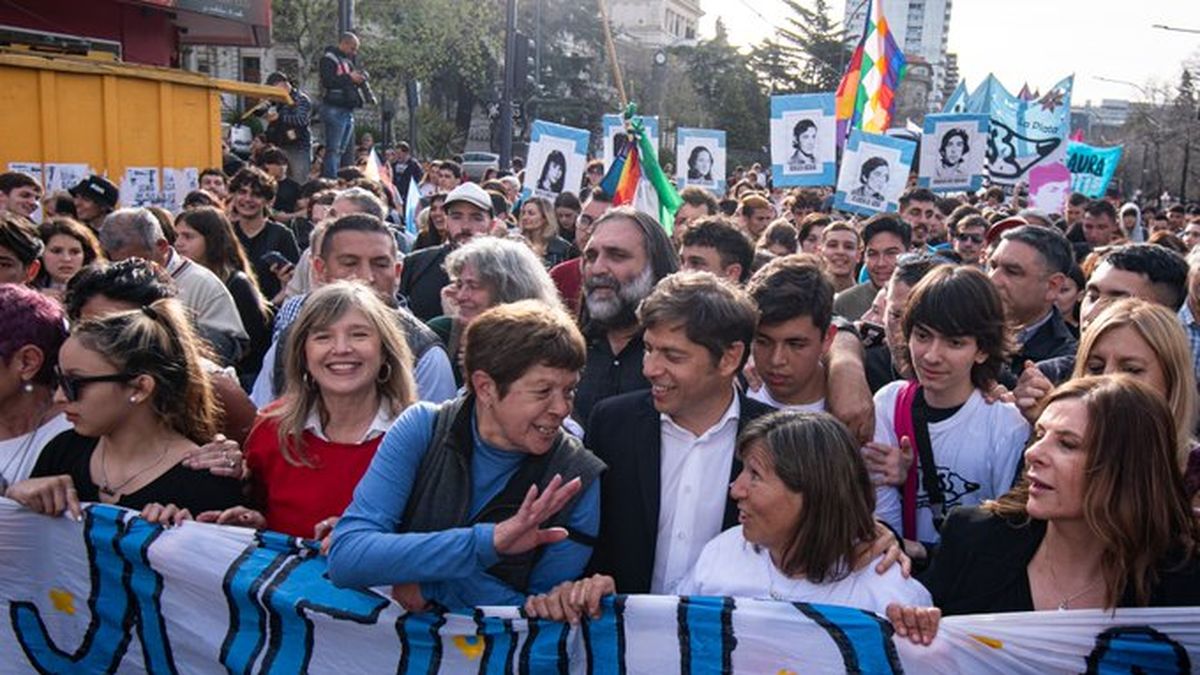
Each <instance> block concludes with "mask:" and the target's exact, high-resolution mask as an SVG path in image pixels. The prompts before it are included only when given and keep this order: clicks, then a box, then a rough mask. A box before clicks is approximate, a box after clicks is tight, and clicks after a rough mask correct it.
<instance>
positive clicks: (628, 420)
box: [584, 391, 774, 593]
mask: <svg viewBox="0 0 1200 675" xmlns="http://www.w3.org/2000/svg"><path fill="white" fill-rule="evenodd" d="M738 400H739V401H740V402H741V415H740V417H739V419H738V433H739V434H740V433H741V432H742V430H743V429H745V427H746V425H747V424H748V423H749V422H751V421H753V420H754V419H755V418H757V417H760V416H762V415H765V414H767V413H770V412H774V410H773V409H772V408H771V407H769V406H767V405H765V404H763V403H759V402H758V401H755V400H753V399H749V398H746V396H744V395H743V394H741V393H740V392H739V393H738ZM584 445H586V446H587V447H588V449H589V450H591V451H592V452H594V453H595V454H596V456H597V457H599V458H600V460H601V461H603V462H604V463H605V464H607V465H608V471H607V472H606V473H605V474H604V477H603V478H601V480H600V513H601V514H602V517H601V518H600V537H599V539H598V541H597V542H596V548H595V551H594V552H593V554H592V560H591V563H590V564H589V566H588V567H589V569H590V570H591V571H593V572H600V573H603V574H610V575H612V576H613V578H614V579H615V580H616V584H617V590H618V591H620V592H621V593H649V592H650V577H651V576H652V575H653V573H654V551H655V546H656V544H657V542H658V515H659V508H660V504H661V500H662V494H661V490H662V485H661V476H660V470H661V465H662V422H661V418H660V417H659V413H658V411H657V410H655V409H654V402H653V400H652V399H651V397H650V392H648V391H635V392H632V393H629V394H623V395H621V396H614V397H612V398H608V399H605V400H603V401H600V402H599V403H597V404H596V406H595V408H593V409H592V416H591V422H590V424H589V425H588V433H587V436H586V437H585V438H584ZM730 451H731V452H732V451H733V449H732V448H730ZM741 471H742V463H741V462H740V461H738V459H737V457H736V456H735V457H734V458H733V468H732V470H731V471H730V476H729V480H730V482H732V481H733V479H735V478H737V475H738V474H739V473H741ZM713 499H722V500H724V502H725V518H724V522H723V523H722V525H721V527H722V529H728V528H730V527H733V526H734V525H736V524H737V506H736V505H735V504H734V502H733V500H732V499H730V498H729V491H728V490H726V491H725V494H723V495H713Z"/></svg>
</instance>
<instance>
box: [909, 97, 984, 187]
mask: <svg viewBox="0 0 1200 675" xmlns="http://www.w3.org/2000/svg"><path fill="white" fill-rule="evenodd" d="M987 130H988V116H987V115H982V114H942V115H926V116H925V126H924V128H923V129H922V134H921V161H920V162H919V164H920V170H919V172H918V181H917V182H918V184H919V185H920V186H921V187H925V188H929V189H931V190H933V191H934V192H957V191H966V190H970V191H975V190H978V189H979V188H980V186H981V185H983V166H984V155H985V151H986V148H987V141H988V133H987Z"/></svg>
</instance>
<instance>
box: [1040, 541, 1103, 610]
mask: <svg viewBox="0 0 1200 675" xmlns="http://www.w3.org/2000/svg"><path fill="white" fill-rule="evenodd" d="M1046 566H1047V567H1049V568H1050V580H1051V581H1053V582H1054V587H1055V588H1059V587H1060V586H1059V584H1058V575H1057V574H1055V573H1054V561H1053V560H1051V559H1050V554H1049V553H1047V554H1046ZM1101 581H1104V577H1101V578H1099V579H1096V580H1094V581H1092V583H1090V584H1088V585H1087V586H1084V587H1083V588H1081V589H1079V590H1078V591H1075V592H1074V593H1072V594H1071V595H1068V596H1066V597H1064V598H1063V599H1062V600H1060V601H1059V603H1058V611H1060V612H1063V611H1066V610H1068V609H1070V608H1071V602H1072V601H1074V600H1076V599H1078V598H1079V596H1081V595H1083V594H1084V593H1087V592H1088V591H1090V590H1092V589H1093V588H1095V587H1096V586H1097V585H1099V583H1100V582H1101Z"/></svg>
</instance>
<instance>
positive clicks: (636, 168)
mask: <svg viewBox="0 0 1200 675" xmlns="http://www.w3.org/2000/svg"><path fill="white" fill-rule="evenodd" d="M636 114H637V109H636V107H634V105H633V104H630V105H629V108H628V109H627V110H626V111H625V119H626V120H632V122H630V123H629V129H630V130H629V135H630V136H632V137H633V138H632V139H631V140H632V141H634V142H631V143H626V144H625V146H624V147H623V148H621V150H620V152H618V153H617V156H616V157H615V158H613V163H612V166H610V167H609V168H608V173H606V174H605V175H604V180H602V181H600V187H601V188H603V189H604V191H605V192H607V193H608V194H610V195H612V197H613V206H623V205H626V204H628V205H631V206H633V207H634V208H636V209H638V210H639V211H645V212H646V213H649V214H650V215H652V216H655V217H656V218H658V222H659V224H660V225H662V227H663V229H664V230H666V231H667V234H670V233H671V232H672V230H674V228H675V212H676V211H678V210H679V207H680V205H681V204H683V200H682V199H680V198H679V193H678V192H677V191H676V190H675V186H674V185H672V184H671V180H670V179H669V178H667V175H666V174H665V173H663V170H662V167H661V166H659V164H658V157H656V156H655V155H654V145H653V144H651V143H650V139H649V138H647V137H646V129H645V127H644V126H643V125H642V121H641V119H637V118H635V117H634V116H635V115H636Z"/></svg>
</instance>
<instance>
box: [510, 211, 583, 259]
mask: <svg viewBox="0 0 1200 675" xmlns="http://www.w3.org/2000/svg"><path fill="white" fill-rule="evenodd" d="M517 222H518V223H519V224H520V226H521V236H523V237H524V238H525V241H527V242H528V243H529V246H530V248H532V249H533V252H534V253H536V254H537V256H538V257H539V258H541V260H542V265H544V266H545V267H546V269H550V268H551V267H554V266H555V265H557V264H558V263H560V262H563V261H564V260H567V259H568V258H570V257H571V244H570V243H568V242H567V240H566V239H563V238H562V237H560V236H558V221H557V219H556V218H555V217H554V205H553V204H551V203H550V202H549V201H548V200H546V199H542V198H541V197H530V198H529V199H526V200H525V203H523V204H521V210H520V213H519V218H518V220H517Z"/></svg>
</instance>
